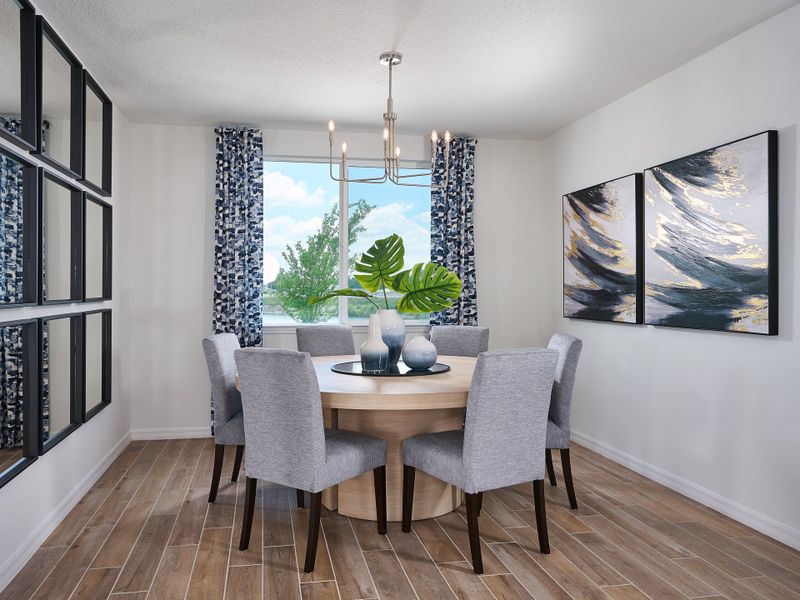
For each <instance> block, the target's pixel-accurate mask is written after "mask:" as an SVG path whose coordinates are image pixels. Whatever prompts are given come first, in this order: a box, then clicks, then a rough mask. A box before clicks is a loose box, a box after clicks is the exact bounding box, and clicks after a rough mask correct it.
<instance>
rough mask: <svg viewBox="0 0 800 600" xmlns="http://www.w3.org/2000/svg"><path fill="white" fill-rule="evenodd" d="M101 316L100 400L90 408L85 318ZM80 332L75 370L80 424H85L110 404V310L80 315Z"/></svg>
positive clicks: (89, 311)
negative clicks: (87, 392)
mask: <svg viewBox="0 0 800 600" xmlns="http://www.w3.org/2000/svg"><path fill="white" fill-rule="evenodd" d="M98 314H99V315H101V317H102V330H101V332H102V333H101V340H100V343H101V358H100V377H101V382H102V383H101V395H102V398H101V400H100V403H99V404H96V405H94V406H93V407H91V408H88V407H87V404H86V369H87V367H88V363H87V361H86V349H87V342H88V340H87V335H86V331H87V327H86V317H88V316H90V315H98ZM80 317H81V331H80V339H79V340H78V356H77V363H78V364H77V365H76V370H77V372H78V375H79V380H80V384H79V386H80V389H79V390H78V396H79V397H78V402H79V407H80V419H81V423H82V424H83V423H86V422H88V421H89V420H90V419H92V418H93V417H94V416H95V415H97V414H98V413H99V412H100V411H101V410H103V409H104V408H106V407H107V406H109V405H110V404H111V327H112V321H111V319H112V316H111V309H110V308H98V309H95V310H87V311H86V312H83V313H81V315H80Z"/></svg>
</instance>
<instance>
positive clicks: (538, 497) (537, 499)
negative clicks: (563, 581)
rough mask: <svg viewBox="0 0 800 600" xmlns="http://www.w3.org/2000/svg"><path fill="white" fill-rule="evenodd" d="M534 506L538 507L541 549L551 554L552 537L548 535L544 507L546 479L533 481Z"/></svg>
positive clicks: (538, 531) (537, 517)
mask: <svg viewBox="0 0 800 600" xmlns="http://www.w3.org/2000/svg"><path fill="white" fill-rule="evenodd" d="M533 506H534V508H535V509H536V532H537V533H538V534H539V551H540V552H541V553H542V554H550V538H549V537H548V535H547V513H546V512H545V508H544V480H543V479H537V480H536V481H534V482H533Z"/></svg>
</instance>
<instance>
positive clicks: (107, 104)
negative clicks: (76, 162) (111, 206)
mask: <svg viewBox="0 0 800 600" xmlns="http://www.w3.org/2000/svg"><path fill="white" fill-rule="evenodd" d="M89 90H91V92H93V93H94V94H95V95H96V96H97V97H98V98H99V99H100V102H101V103H102V104H103V116H102V119H103V148H102V150H101V160H102V161H103V164H102V165H101V169H102V179H103V181H102V182H100V183H98V182H96V181H91V180H89V179H86V99H87V98H88V97H89V93H90V92H89ZM81 96H82V100H81V120H82V122H83V131H82V133H81V137H82V140H83V144H81V148H82V155H81V166H82V168H83V175H84V177H83V178H82V179H81V181H82V182H83V184H84V185H85V186H86V187H88V188H89V189H91V190H92V191H93V192H95V193H96V194H100V195H101V196H105V197H108V196H110V195H111V151H112V139H113V138H112V125H113V120H114V114H113V105H112V103H111V99H110V98H109V97H108V96H107V95H106V93H105V92H104V91H103V90H102V88H101V87H100V85H99V84H98V83H97V81H95V79H94V78H93V77H92V76H91V75H89V72H88V71H86V70H84V71H83V91H82V94H81Z"/></svg>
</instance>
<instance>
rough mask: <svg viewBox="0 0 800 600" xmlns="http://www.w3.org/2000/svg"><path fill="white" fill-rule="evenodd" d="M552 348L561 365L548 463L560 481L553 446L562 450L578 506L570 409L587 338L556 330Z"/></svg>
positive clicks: (549, 471) (552, 402) (552, 475)
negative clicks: (555, 351)
mask: <svg viewBox="0 0 800 600" xmlns="http://www.w3.org/2000/svg"><path fill="white" fill-rule="evenodd" d="M547 347H548V348H552V349H553V350H558V366H557V367H556V377H555V381H554V383H553V395H552V398H551V400H550V414H549V416H548V419H547V450H546V453H545V464H546V465H547V477H548V478H549V479H550V485H556V471H555V469H554V468H553V456H552V454H551V453H550V451H551V449H558V450H560V451H561V469H562V472H563V474H564V486H565V487H566V488H567V496H568V497H569V505H570V507H571V508H573V509H576V508H578V499H577V498H576V497H575V487H574V485H573V483H572V464H571V463H570V458H569V437H570V412H571V408H572V388H573V386H574V385H575V372H576V371H577V370H578V358H580V355H581V348H583V342H582V341H581V340H580V339H578V338H576V337H572V336H571V335H567V334H566V333H556V334H553V337H551V338H550V342H549V343H548V344H547Z"/></svg>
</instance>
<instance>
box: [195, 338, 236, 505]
mask: <svg viewBox="0 0 800 600" xmlns="http://www.w3.org/2000/svg"><path fill="white" fill-rule="evenodd" d="M238 349H239V340H238V338H237V337H236V336H235V335H234V334H232V333H217V334H215V335H212V336H209V337H207V338H205V339H204V340H203V352H204V353H205V355H206V366H207V367H208V376H209V379H211V399H212V401H213V402H214V470H213V473H212V475H211V490H210V491H209V493H208V501H209V502H214V501H215V500H216V499H217V490H218V489H219V478H220V475H221V474H222V461H223V459H224V458H225V446H236V457H235V459H234V461H233V475H232V476H231V481H236V480H237V479H239V469H240V468H241V466H242V454H243V452H244V423H243V421H242V401H241V398H240V396H239V390H237V389H236V364H235V363H234V360H233V353H234V351H236V350H238Z"/></svg>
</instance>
